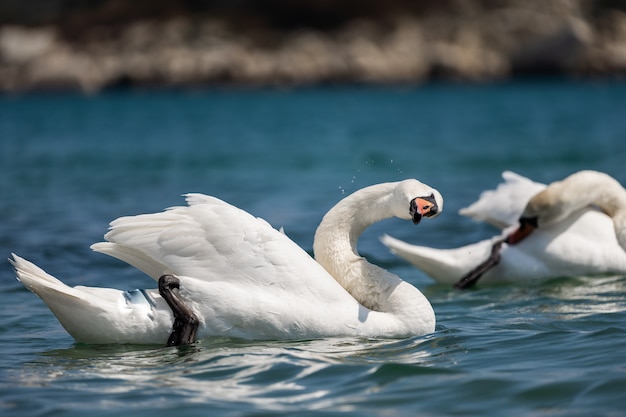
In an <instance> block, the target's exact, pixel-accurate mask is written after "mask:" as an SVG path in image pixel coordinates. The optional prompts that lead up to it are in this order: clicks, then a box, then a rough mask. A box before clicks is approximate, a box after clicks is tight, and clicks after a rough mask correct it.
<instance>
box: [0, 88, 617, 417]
mask: <svg viewBox="0 0 626 417" xmlns="http://www.w3.org/2000/svg"><path fill="white" fill-rule="evenodd" d="M625 109H626V84H625V83H613V82H602V81H597V82H574V81H569V82H568V81H557V80H529V81H522V82H515V83H505V84H500V85H498V84H494V85H454V84H432V85H427V86H422V87H418V88H400V87H398V88H359V87H351V88H316V89H303V90H284V91H280V90H207V91H189V92H186V91H178V92H170V91H160V92H135V91H119V92H110V93H106V94H101V95H95V96H81V95H73V94H42V95H28V96H10V95H8V96H1V97H0V257H4V258H6V257H8V256H9V255H10V253H11V252H15V253H17V254H19V255H21V256H23V257H26V258H28V259H29V260H32V261H33V262H35V263H36V264H38V265H39V266H41V267H42V268H44V269H46V270H47V272H49V273H50V274H52V275H54V276H56V277H58V278H60V279H62V280H64V281H65V282H67V283H68V284H71V285H91V286H108V287H115V288H120V289H134V288H142V287H154V286H155V283H154V282H153V281H151V280H150V279H149V278H147V277H145V276H144V275H142V274H141V273H140V272H138V271H136V270H134V269H133V268H131V267H128V266H126V265H125V264H123V263H121V262H119V261H116V260H114V259H110V258H108V257H106V256H105V255H101V254H97V253H94V252H92V251H91V250H90V249H89V245H90V244H92V243H94V242H97V241H100V240H102V235H103V234H104V233H105V232H106V230H107V227H108V223H109V221H111V220H113V219H115V218H117V217H119V216H123V215H130V214H138V213H145V212H152V211H160V210H162V209H164V208H166V207H169V206H172V205H177V204H181V203H182V202H183V200H182V198H181V194H183V193H186V192H202V193H206V194H211V195H215V196H218V197H220V198H222V199H224V200H226V201H228V202H230V203H232V204H235V205H237V206H239V207H241V208H243V209H245V210H247V211H249V212H251V213H253V214H254V215H256V216H260V217H263V218H265V219H266V220H268V221H269V222H270V223H272V224H273V225H274V226H276V227H281V226H282V227H284V228H285V231H286V232H287V234H288V235H289V236H290V237H292V239H293V240H295V241H296V242H297V243H298V244H299V245H301V246H302V247H304V248H305V249H306V250H307V251H309V252H310V251H311V247H312V239H313V234H314V231H315V228H316V226H317V224H318V223H319V221H320V220H321V218H322V216H323V214H324V213H325V212H326V211H327V210H328V209H329V208H330V207H331V206H332V205H334V204H335V203H336V202H337V201H338V200H339V199H341V198H342V197H343V196H345V195H347V194H348V193H350V192H352V191H354V190H356V189H358V188H362V187H364V186H367V185H370V184H373V183H377V182H384V181H391V180H400V179H404V178H409V177H414V178H418V179H420V180H422V181H424V182H426V183H428V184H430V185H432V186H434V187H436V188H438V189H439V190H440V191H441V193H442V194H443V196H444V199H445V209H444V213H443V214H442V215H441V216H439V217H438V218H437V219H434V220H432V221H431V220H428V221H423V222H422V223H421V224H420V225H419V226H417V227H415V226H413V225H412V224H411V223H410V222H403V221H400V220H388V221H384V222H381V223H380V224H377V225H375V226H373V227H372V228H370V229H368V230H367V231H366V233H365V234H364V235H363V237H362V239H361V241H360V243H359V248H360V251H361V253H362V254H364V255H365V256H367V257H368V258H369V259H370V260H371V261H372V262H375V263H377V264H379V265H382V266H384V267H385V268H387V269H390V270H392V271H393V272H395V273H397V274H398V275H400V276H402V277H403V278H404V279H406V280H407V281H409V282H411V283H413V284H414V285H416V286H417V287H418V288H420V289H421V290H422V291H423V292H424V293H425V294H426V296H427V297H428V298H429V299H430V300H431V302H432V304H433V307H434V309H435V312H436V314H437V321H438V324H437V330H436V332H435V333H434V334H431V335H427V336H423V337H415V338H410V339H403V340H384V339H380V340H378V339H371V340H370V339H368V340H362V339H325V340H307V341H289V342H243V341H238V340H230V339H206V340H202V341H200V342H198V343H196V344H195V345H193V346H189V347H181V348H164V347H160V346H89V345H80V344H76V343H74V341H73V339H72V338H71V337H70V336H69V335H68V334H67V333H66V332H65V331H64V330H63V328H62V327H61V326H60V325H59V324H58V322H57V321H56V319H55V318H54V316H53V315H52V314H51V313H50V312H49V310H48V308H47V307H46V306H45V305H44V304H43V302H41V301H40V300H39V299H38V298H37V297H36V296H35V295H33V294H32V293H30V292H29V291H27V290H26V289H25V288H24V287H23V286H22V285H21V284H20V283H19V282H17V281H16V280H15V279H14V274H13V271H12V269H11V267H10V265H9V263H8V262H3V263H0V282H2V284H3V291H2V292H1V293H0V335H1V337H2V341H3V343H2V344H0V413H1V414H2V415H16V416H17V415H25V416H43V415H45V416H53V415H63V416H73V415H76V416H78V415H80V416H83V415H85V414H87V413H88V414H89V415H90V416H93V417H96V416H119V415H122V414H130V415H133V416H143V415H146V416H151V417H152V416H165V415H173V413H175V415H180V416H183V415H211V416H248V415H258V416H261V415H263V416H270V415H298V416H307V415H318V414H329V415H337V414H339V413H341V415H353V416H363V415H372V416H387V415H392V416H416V415H420V416H442V415H462V416H466V415H477V416H509V415H510V416H519V415H526V416H583V415H585V416H586V415H594V416H596V415H607V416H613V415H615V416H617V415H623V413H624V410H626V395H625V394H624V393H625V391H624V390H625V387H626V277H603V278H590V277H580V278H574V279H562V278H561V279H554V280H550V281H547V282H541V283H519V284H518V285H495V286H482V287H481V286H480V285H479V287H478V288H477V289H476V290H472V291H454V290H452V289H451V288H449V287H447V286H443V285H435V284H434V283H433V281H431V280H430V279H429V278H428V277H427V276H425V275H424V274H423V273H421V272H420V271H418V270H416V269H415V268H413V267H411V266H409V265H408V264H406V263H405V262H403V261H402V260H400V259H398V258H396V257H394V256H393V255H392V254H390V253H389V252H388V251H387V250H386V248H385V247H384V246H383V245H382V244H381V243H380V242H379V240H378V238H379V236H380V235H381V234H383V233H389V234H391V235H393V236H395V237H398V238H401V239H404V240H407V241H410V242H413V243H416V244H422V245H429V246H435V247H441V248H444V247H456V246H460V245H463V244H467V243H470V242H473V241H476V240H478V239H483V238H486V237H489V236H492V235H493V234H495V233H496V231H495V230H494V229H492V228H491V227H489V226H486V225H481V224H477V223H474V222H472V221H470V220H469V219H465V218H462V217H460V216H459V215H458V214H457V211H458V209H460V208H461V207H464V206H466V205H468V204H470V203H471V202H473V201H474V200H475V199H476V198H477V197H478V195H479V194H480V192H481V191H482V190H484V189H488V188H492V187H494V186H495V185H496V184H497V183H498V182H499V181H500V174H501V172H502V171H503V170H513V171H516V172H518V173H520V174H522V175H525V176H528V177H530V178H532V179H535V180H538V181H543V182H550V181H553V180H556V179H560V178H562V177H564V176H566V175H568V174H570V173H572V172H574V171H577V170H580V169H597V170H600V171H604V172H607V173H609V174H611V175H612V176H614V177H615V178H616V179H618V180H619V181H620V182H622V184H626V170H625V169H624V166H625V164H626V116H625V115H626V110H625Z"/></svg>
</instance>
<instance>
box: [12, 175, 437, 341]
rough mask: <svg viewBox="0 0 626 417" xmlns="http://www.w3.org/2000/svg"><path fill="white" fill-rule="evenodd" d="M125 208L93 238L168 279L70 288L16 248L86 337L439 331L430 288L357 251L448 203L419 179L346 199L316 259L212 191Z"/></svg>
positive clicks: (318, 238) (76, 332)
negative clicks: (374, 228)
mask: <svg viewBox="0 0 626 417" xmlns="http://www.w3.org/2000/svg"><path fill="white" fill-rule="evenodd" d="M187 203H188V205H187V206H182V207H173V208H170V209H168V210H166V211H164V212H160V213H152V214H143V215H137V216H131V217H122V218H119V219H117V220H115V221H113V222H112V223H111V228H110V230H109V232H108V233H107V234H106V235H105V239H106V240H107V241H106V242H101V243H97V244H94V245H92V248H93V249H94V250H95V251H98V252H102V253H105V254H108V255H111V256H113V257H116V258H118V259H121V260H123V261H125V262H127V263H129V264H130V265H133V266H135V267H136V268H138V269H140V270H141V271H143V272H145V273H146V274H147V275H149V276H150V277H152V278H154V279H155V280H157V281H158V282H159V288H158V289H147V290H133V291H120V290H116V289H112V288H97V287H82V286H79V287H73V288H72V287H69V286H67V285H65V284H63V283H62V282H61V281H59V280H58V279H56V278H54V277H52V276H51V275H48V274H47V273H46V272H44V271H43V270H41V269H40V268H38V267H37V266H35V265H34V264H32V263H30V262H28V261H26V260H24V259H22V258H20V257H18V256H16V255H13V259H12V260H11V262H12V263H13V265H14V266H15V269H16V273H17V277H18V280H20V281H21V282H22V283H23V284H24V285H25V286H26V287H27V288H28V289H30V290H31V291H33V292H35V293H36V294H37V295H38V296H39V297H40V298H42V299H43V301H44V302H45V303H46V304H47V305H48V307H49V308H50V309H51V311H52V312H53V313H54V314H55V316H56V317H57V318H58V319H59V321H60V322H61V324H62V325H63V326H64V328H65V329H66V330H67V331H68V333H70V334H71V335H72V336H73V337H74V338H75V339H76V340H77V341H79V342H86V343H164V342H165V341H167V343H168V344H181V343H191V342H193V341H194V340H195V339H196V337H197V338H203V337H208V336H226V337H237V338H244V339H300V338H315V337H329V336H381V337H405V336H411V335H421V334H426V333H430V332H432V331H434V327H435V315H434V312H433V310H432V307H431V305H430V303H429V302H428V300H427V299H426V297H424V296H423V294H422V293H421V292H420V291H419V290H418V289H417V288H415V287H413V286H411V285H410V284H408V283H406V282H405V281H402V280H401V279H400V278H399V277H397V276H395V275H394V274H392V273H390V272H388V271H385V270H383V269H382V268H379V267H377V266H375V265H372V264H370V263H369V262H367V261H366V260H365V259H364V258H362V257H360V256H359V255H358V252H357V251H356V242H357V239H358V236H359V235H360V234H361V232H362V231H363V230H364V229H365V228H367V227H368V226H369V225H371V224H373V223H374V222H376V221H379V220H381V219H384V218H387V217H392V216H396V217H399V218H402V219H407V220H413V222H414V223H418V222H419V221H420V220H421V218H422V217H435V216H436V215H438V214H439V213H440V212H441V210H442V208H443V200H442V198H441V195H440V194H439V193H438V192H437V190H435V189H433V188H431V187H429V186H427V185H425V184H422V183H421V182H419V181H417V180H404V181H400V182H396V183H385V184H378V185H373V186H370V187H367V188H364V189H362V190H359V191H356V192H355V193H353V194H352V195H350V196H348V197H346V198H345V199H344V200H342V201H340V202H339V203H338V204H337V205H336V206H335V207H333V208H332V209H331V210H330V211H329V212H328V213H327V215H326V216H325V217H324V219H323V220H322V222H321V223H320V226H319V227H318V229H317V232H316V235H315V243H314V251H315V256H316V258H317V261H318V262H319V263H318V262H316V261H315V260H314V259H313V258H311V257H310V256H309V255H308V254H307V253H306V252H305V251H304V250H302V249H301V248H300V247H299V246H298V245H296V244H295V243H294V242H293V241H291V240H290V239H289V238H288V237H287V236H286V235H284V234H283V233H281V232H279V231H277V230H276V229H274V228H272V227H271V226H270V225H269V224H268V223H267V222H265V221H264V220H262V219H259V218H255V217H253V216H251V215H250V214H248V213H246V212H244V211H243V210H240V209H238V208H236V207H234V206H231V205H230V204H227V203H225V202H224V201H222V200H219V199H217V198H214V197H210V196H206V195H201V194H189V195H187Z"/></svg>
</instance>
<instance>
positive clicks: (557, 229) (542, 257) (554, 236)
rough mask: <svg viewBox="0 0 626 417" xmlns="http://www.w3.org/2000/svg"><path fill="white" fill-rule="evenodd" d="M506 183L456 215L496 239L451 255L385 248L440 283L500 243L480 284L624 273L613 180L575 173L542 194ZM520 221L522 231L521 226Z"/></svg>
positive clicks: (621, 220)
mask: <svg viewBox="0 0 626 417" xmlns="http://www.w3.org/2000/svg"><path fill="white" fill-rule="evenodd" d="M503 178H504V180H505V182H504V183H503V184H500V185H499V186H498V187H497V189H496V190H490V191H485V192H483V193H482V194H481V196H480V199H479V200H478V201H477V202H475V203H473V204H472V205H470V206H469V207H467V208H464V209H461V211H460V214H462V215H466V216H469V217H472V218H474V219H476V220H479V221H485V222H487V223H490V224H492V225H494V226H496V227H498V228H500V229H504V230H503V233H502V234H501V235H497V236H494V237H493V238H491V239H487V240H483V241H480V242H477V243H474V244H470V245H467V246H463V247H459V248H455V249H435V248H429V247H424V246H416V245H411V244H408V243H406V242H403V241H400V240H398V239H394V238H392V237H390V236H384V237H383V238H382V241H383V243H384V244H385V245H386V246H387V247H389V249H390V250H391V251H392V252H393V253H395V254H397V255H398V256H400V257H402V258H404V259H406V260H407V261H409V262H410V263H411V264H413V265H415V266H416V267H417V268H419V269H421V270H422V271H424V272H425V273H426V274H428V275H429V276H430V277H432V278H433V279H434V280H436V281H438V282H441V283H456V282H457V281H459V279H461V278H462V277H463V276H464V275H466V274H467V273H468V272H470V271H471V270H472V269H473V268H475V267H477V266H478V265H479V264H480V263H481V262H482V261H484V260H485V259H487V258H489V255H490V252H491V250H492V247H493V245H494V244H495V243H497V242H500V241H503V240H507V242H504V243H503V244H502V246H501V248H500V260H499V263H498V264H497V265H495V266H493V267H491V269H489V270H488V271H487V272H485V273H484V275H483V276H482V278H481V282H497V281H515V282H520V281H521V282H523V281H528V280H533V279H546V278H554V277H565V276H582V275H585V276H589V275H601V274H609V273H615V274H626V252H625V249H624V248H626V215H625V213H626V191H625V190H624V188H623V187H622V186H621V185H620V184H619V183H618V182H617V181H615V180H614V179H613V178H611V177H609V176H608V175H606V174H603V173H599V172H595V171H580V172H578V173H575V174H573V175H571V176H569V177H567V178H566V179H564V180H563V181H557V182H554V183H552V184H550V185H549V186H547V187H546V185H544V184H540V183H536V182H533V181H531V180H529V179H527V178H524V177H522V176H520V175H517V174H515V173H513V172H510V171H507V172H504V173H503ZM520 218H521V219H522V220H521V221H522V224H525V226H524V227H520V226H518V225H519V223H518V221H519V220H520ZM524 219H526V220H524ZM528 219H534V220H531V222H530V223H535V224H537V226H538V227H536V228H533V227H532V226H531V224H528ZM520 229H523V231H524V232H525V233H521V230H520ZM533 230H534V231H533ZM530 231H533V232H532V234H529V233H528V232H530ZM524 234H526V235H528V236H527V237H525V236H524Z"/></svg>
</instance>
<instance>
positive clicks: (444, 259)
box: [381, 235, 489, 284]
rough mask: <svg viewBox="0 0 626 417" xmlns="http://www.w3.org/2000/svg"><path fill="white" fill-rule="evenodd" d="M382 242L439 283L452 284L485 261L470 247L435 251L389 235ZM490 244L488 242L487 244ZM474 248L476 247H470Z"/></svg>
mask: <svg viewBox="0 0 626 417" xmlns="http://www.w3.org/2000/svg"><path fill="white" fill-rule="evenodd" d="M381 242H382V243H383V244H384V245H385V246H387V247H388V248H389V250H390V251H391V253H393V254H395V255H397V256H399V257H401V258H403V259H404V260H406V261H408V262H409V263H411V264H412V265H414V266H415V267H417V268H418V269H420V270H421V271H423V272H424V273H426V274H427V275H428V276H430V277H431V278H432V279H434V280H435V281H437V282H440V283H445V284H452V283H455V282H456V281H458V280H459V278H461V277H462V276H463V275H465V274H466V273H467V272H468V271H470V270H471V269H472V268H473V267H474V266H476V264H478V263H480V262H481V261H482V260H483V257H484V256H483V255H482V252H485V254H486V253H487V252H486V251H485V250H488V249H489V248H488V247H487V246H485V245H482V246H485V247H484V249H483V248H481V250H479V251H477V252H479V253H475V252H476V251H473V250H472V249H470V248H469V247H461V248H456V249H435V248H429V247H426V246H418V245H411V244H409V243H406V242H403V241H401V240H398V239H396V238H393V237H391V236H389V235H384V236H382V237H381ZM487 243H488V242H487ZM470 246H474V245H470Z"/></svg>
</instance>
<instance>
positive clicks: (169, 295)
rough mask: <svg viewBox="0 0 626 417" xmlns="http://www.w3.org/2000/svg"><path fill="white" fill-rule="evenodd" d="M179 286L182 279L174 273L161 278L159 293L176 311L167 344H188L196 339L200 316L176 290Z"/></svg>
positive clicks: (173, 311) (173, 310)
mask: <svg viewBox="0 0 626 417" xmlns="http://www.w3.org/2000/svg"><path fill="white" fill-rule="evenodd" d="M178 288H180V280H179V279H178V278H176V277H175V276H174V275H163V276H162V277H161V278H159V294H161V297H163V299H164V300H165V301H166V302H167V305H168V306H170V308H171V309H172V313H174V325H173V326H172V333H171V334H170V337H169V339H167V346H178V345H188V344H191V343H193V342H195V341H196V331H197V330H198V324H199V321H198V318H197V317H196V315H195V314H194V313H193V311H191V309H190V308H189V307H187V306H186V305H185V303H183V301H182V300H181V299H180V297H179V296H178V294H177V292H178V291H176V292H174V290H175V289H176V290H177V289H178Z"/></svg>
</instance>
